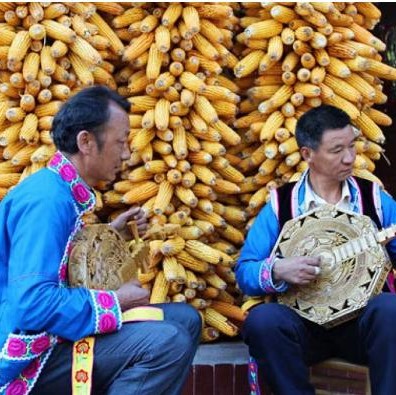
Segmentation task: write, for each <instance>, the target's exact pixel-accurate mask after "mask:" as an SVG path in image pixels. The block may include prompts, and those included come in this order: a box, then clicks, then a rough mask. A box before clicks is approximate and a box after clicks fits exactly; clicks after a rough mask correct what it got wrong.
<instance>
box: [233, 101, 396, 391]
mask: <svg viewBox="0 0 396 395" xmlns="http://www.w3.org/2000/svg"><path fill="white" fill-rule="evenodd" d="M296 138H297V143H298V145H299V148H300V152H301V155H302V157H303V159H304V160H305V161H306V162H307V163H308V165H309V169H308V170H307V171H306V172H305V173H304V174H303V175H302V177H301V179H300V180H299V181H298V182H297V183H290V184H286V185H285V186H283V187H281V188H279V189H278V190H274V191H272V192H271V200H270V202H269V203H267V204H266V206H265V207H264V208H263V209H262V210H261V212H260V213H259V215H258V216H257V218H256V220H255V222H254V224H253V226H252V228H251V229H250V231H249V233H248V236H247V239H246V243H245V245H244V246H243V248H242V251H241V255H240V258H239V261H238V264H237V266H236V277H237V281H238V284H239V286H240V288H241V289H242V291H243V292H244V293H245V294H247V295H251V296H258V295H266V294H276V293H282V292H285V291H286V290H287V289H288V287H289V286H290V285H291V284H298V285H304V284H309V283H310V282H311V281H313V280H314V279H315V278H316V277H317V276H318V275H319V273H320V260H319V258H318V257H303V256H296V257H288V258H281V257H272V256H270V255H271V251H272V249H273V247H274V245H275V243H276V241H277V239H278V236H279V233H280V230H281V229H282V226H283V224H284V223H285V222H286V221H287V220H288V219H290V218H294V217H297V216H299V215H302V214H303V213H305V212H307V211H309V210H311V209H314V208H315V207H317V206H319V205H321V204H324V203H330V204H334V205H336V206H337V207H339V208H342V209H347V210H350V211H354V212H356V213H360V214H365V215H368V216H370V217H371V218H372V220H373V222H374V223H376V224H377V226H378V227H388V226H390V225H392V224H396V202H395V201H394V200H393V199H392V197H391V196H389V195H388V194H387V193H385V192H384V191H382V190H380V188H379V186H378V185H377V184H375V183H371V182H369V181H367V180H362V179H359V178H356V177H352V169H353V163H354V161H355V157H356V151H355V134H354V131H353V128H352V126H351V122H350V119H349V117H348V115H347V114H346V113H345V112H344V111H342V110H340V109H338V108H335V107H332V106H327V105H323V106H320V107H318V108H315V109H312V110H310V111H308V112H307V113H305V114H304V115H303V116H302V117H301V118H300V119H299V121H298V123H297V127H296ZM387 249H388V251H389V254H390V257H391V260H392V262H393V263H394V262H395V261H396V241H395V240H394V241H393V242H391V243H389V244H388V245H387ZM395 324H396V297H395V295H393V294H390V293H382V294H381V295H379V296H377V297H375V298H373V299H372V300H371V301H369V303H368V305H367V306H366V307H365V308H364V309H363V311H362V312H361V314H360V315H359V317H358V318H356V319H353V320H351V321H348V322H346V323H344V324H341V325H339V326H336V327H335V328H333V329H328V330H326V329H324V328H323V327H321V326H319V325H317V324H314V323H312V322H310V321H308V320H306V319H303V318H302V317H300V316H299V315H298V314H297V313H296V312H294V311H293V310H291V309H290V308H289V307H287V306H284V305H280V304H277V303H269V304H261V305H258V306H256V307H254V308H253V309H252V310H251V311H250V313H249V315H248V317H247V320H246V322H245V325H244V328H243V336H244V340H245V342H246V343H247V344H248V346H249V352H250V355H251V356H252V357H253V358H254V360H255V361H257V363H258V366H259V370H260V372H262V373H263V374H264V379H265V380H266V381H267V382H268V383H269V385H270V387H271V389H272V391H273V392H274V393H275V394H281V395H289V394H290V395H303V394H304V395H308V394H312V395H313V394H314V393H315V391H314V388H313V386H312V385H311V384H310V382H309V371H308V366H309V365H311V364H313V363H315V362H319V361H321V360H324V359H327V358H329V357H341V358H344V359H346V360H349V361H351V362H356V363H362V364H367V365H368V366H369V369H370V380H371V386H372V393H373V394H393V393H396V376H395V375H394V371H395V369H396V353H395V352H394V345H395V344H396V331H395V330H394V327H395ZM251 366H252V367H254V366H255V365H254V364H252V365H251ZM253 377H254V375H253Z"/></svg>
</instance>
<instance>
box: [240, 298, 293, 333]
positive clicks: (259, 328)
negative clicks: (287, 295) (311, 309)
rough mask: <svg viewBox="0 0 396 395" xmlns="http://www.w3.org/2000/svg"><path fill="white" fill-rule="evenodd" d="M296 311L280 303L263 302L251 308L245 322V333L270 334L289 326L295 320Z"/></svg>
mask: <svg viewBox="0 0 396 395" xmlns="http://www.w3.org/2000/svg"><path fill="white" fill-rule="evenodd" d="M295 316H296V313H294V312H293V311H292V310H291V309H289V308H288V307H286V306H283V305H280V304H278V303H268V304H261V305H259V306H256V307H254V308H253V309H252V310H250V312H249V314H248V316H247V318H246V320H245V323H244V329H243V331H244V333H245V334H246V335H248V336H261V335H262V334H263V333H266V334H267V335H269V334H270V333H275V332H277V331H279V330H282V329H283V328H289V327H290V326H291V325H292V323H293V322H294V320H295V318H296V317H295Z"/></svg>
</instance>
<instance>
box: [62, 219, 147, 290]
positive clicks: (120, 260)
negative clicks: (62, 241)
mask: <svg viewBox="0 0 396 395" xmlns="http://www.w3.org/2000/svg"><path fill="white" fill-rule="evenodd" d="M149 251H150V248H149V245H148V243H147V242H144V241H141V240H133V241H132V242H130V243H128V242H127V241H125V239H124V238H123V237H122V236H121V235H120V234H119V233H118V232H117V231H116V230H115V229H114V228H112V227H111V226H110V225H107V224H92V225H86V226H85V227H83V228H82V229H81V230H80V231H79V232H78V233H77V234H76V236H75V238H74V240H73V246H72V251H71V254H70V258H69V263H68V276H69V284H70V285H71V286H74V287H86V288H93V289H109V290H116V289H118V288H119V287H120V286H121V285H122V284H123V283H125V282H127V281H130V280H132V279H134V278H137V271H138V268H139V267H140V266H141V264H142V263H143V262H146V261H147V260H148V256H149Z"/></svg>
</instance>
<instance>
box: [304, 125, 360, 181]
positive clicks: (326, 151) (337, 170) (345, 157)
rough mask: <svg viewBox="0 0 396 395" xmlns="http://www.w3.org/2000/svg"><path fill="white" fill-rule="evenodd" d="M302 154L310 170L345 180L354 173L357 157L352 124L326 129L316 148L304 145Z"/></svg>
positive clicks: (334, 178) (329, 177)
mask: <svg viewBox="0 0 396 395" xmlns="http://www.w3.org/2000/svg"><path fill="white" fill-rule="evenodd" d="M302 154H303V157H304V159H305V160H306V161H307V162H308V164H309V168H310V171H311V172H313V173H316V174H317V175H320V176H323V177H326V178H328V180H329V181H330V180H337V181H344V180H345V179H346V178H347V177H349V176H350V175H351V174H352V169H353V163H354V161H355V158H356V149H355V134H354V132H353V129H352V126H351V125H348V126H345V127H344V128H342V129H328V130H325V132H324V133H323V136H322V141H321V143H320V145H319V147H318V148H317V149H316V150H312V149H310V148H306V147H303V149H302Z"/></svg>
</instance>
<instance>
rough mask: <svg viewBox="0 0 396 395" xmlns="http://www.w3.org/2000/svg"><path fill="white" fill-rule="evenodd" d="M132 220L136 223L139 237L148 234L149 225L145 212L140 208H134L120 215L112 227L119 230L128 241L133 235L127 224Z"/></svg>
mask: <svg viewBox="0 0 396 395" xmlns="http://www.w3.org/2000/svg"><path fill="white" fill-rule="evenodd" d="M132 220H133V221H136V224H137V227H138V231H139V236H140V237H142V236H143V235H144V234H145V233H146V230H147V226H148V224H147V218H146V213H145V211H144V210H143V209H142V208H140V207H138V206H132V207H131V208H130V209H129V210H127V211H125V212H123V213H122V214H120V215H119V216H118V217H117V218H116V219H115V220H114V221H113V222H111V223H110V225H111V226H112V227H113V228H114V229H116V230H118V231H119V232H120V233H121V234H122V235H123V236H124V238H125V239H126V240H130V239H131V238H132V235H131V233H130V231H129V230H128V227H127V226H126V224H127V222H129V221H132Z"/></svg>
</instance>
